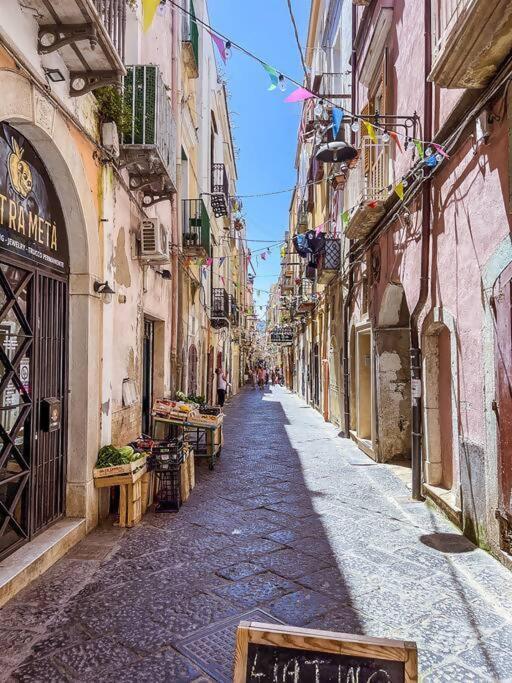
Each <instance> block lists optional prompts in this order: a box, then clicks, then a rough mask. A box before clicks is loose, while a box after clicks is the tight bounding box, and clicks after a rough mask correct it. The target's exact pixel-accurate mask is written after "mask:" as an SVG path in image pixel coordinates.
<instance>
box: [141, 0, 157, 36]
mask: <svg viewBox="0 0 512 683" xmlns="http://www.w3.org/2000/svg"><path fill="white" fill-rule="evenodd" d="M159 4H160V0H142V28H143V30H144V33H145V32H146V31H148V30H149V27H150V26H151V24H152V23H153V19H154V17H155V12H156V10H157V8H158V5H159Z"/></svg>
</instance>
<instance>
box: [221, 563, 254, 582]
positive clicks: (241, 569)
mask: <svg viewBox="0 0 512 683" xmlns="http://www.w3.org/2000/svg"><path fill="white" fill-rule="evenodd" d="M263 571H264V567H262V566H261V565H259V564H255V563H254V562H239V563H238V564H232V565H231V566H229V567H226V568H225V569H219V570H218V571H217V574H218V575H219V576H222V577H224V578H225V579H229V580H230V581H238V580H239V579H245V578H246V577H247V576H253V575H254V574H260V573H261V572H263Z"/></svg>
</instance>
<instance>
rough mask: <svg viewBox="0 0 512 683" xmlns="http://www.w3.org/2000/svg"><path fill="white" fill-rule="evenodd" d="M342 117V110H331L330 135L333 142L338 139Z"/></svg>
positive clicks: (335, 108) (336, 108)
mask: <svg viewBox="0 0 512 683" xmlns="http://www.w3.org/2000/svg"><path fill="white" fill-rule="evenodd" d="M343 116H344V112H343V109H338V107H334V108H333V110H332V135H333V138H334V139H335V140H336V138H337V137H338V133H339V130H340V126H341V122H342V121H343Z"/></svg>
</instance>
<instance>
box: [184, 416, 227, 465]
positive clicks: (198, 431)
mask: <svg viewBox="0 0 512 683" xmlns="http://www.w3.org/2000/svg"><path fill="white" fill-rule="evenodd" d="M223 422H224V415H222V414H221V415H201V414H195V415H192V416H191V417H190V418H189V419H188V420H187V421H186V422H185V426H184V429H185V438H186V439H187V441H188V442H189V444H190V446H191V448H193V449H194V455H195V457H196V458H207V459H208V467H209V468H210V469H211V470H213V468H214V467H215V463H216V462H217V458H219V457H220V454H221V451H222V445H223V438H224V437H223V434H222V425H223Z"/></svg>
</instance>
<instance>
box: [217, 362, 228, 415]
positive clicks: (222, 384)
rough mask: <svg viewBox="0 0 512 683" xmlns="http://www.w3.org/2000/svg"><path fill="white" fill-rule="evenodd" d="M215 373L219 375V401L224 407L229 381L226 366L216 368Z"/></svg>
mask: <svg viewBox="0 0 512 683" xmlns="http://www.w3.org/2000/svg"><path fill="white" fill-rule="evenodd" d="M215 374H216V375H217V403H218V405H219V406H220V407H221V408H223V407H224V401H225V400H226V391H227V389H228V384H229V382H228V378H227V375H226V373H225V372H224V368H222V367H220V368H217V369H216V370H215Z"/></svg>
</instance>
